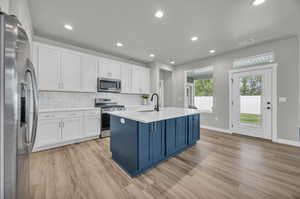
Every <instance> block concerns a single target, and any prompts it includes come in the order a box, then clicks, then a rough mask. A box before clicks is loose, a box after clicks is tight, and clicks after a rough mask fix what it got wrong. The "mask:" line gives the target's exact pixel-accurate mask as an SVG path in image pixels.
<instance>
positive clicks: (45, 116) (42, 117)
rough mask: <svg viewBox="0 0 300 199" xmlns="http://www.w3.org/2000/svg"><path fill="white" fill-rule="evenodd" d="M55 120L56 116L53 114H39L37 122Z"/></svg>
mask: <svg viewBox="0 0 300 199" xmlns="http://www.w3.org/2000/svg"><path fill="white" fill-rule="evenodd" d="M55 118H57V115H56V114H55V113H40V114H39V120H49V119H55Z"/></svg>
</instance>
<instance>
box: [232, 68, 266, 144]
mask: <svg viewBox="0 0 300 199" xmlns="http://www.w3.org/2000/svg"><path fill="white" fill-rule="evenodd" d="M231 88H232V93H231V96H232V103H231V110H232V114H233V115H232V118H233V119H232V129H233V131H234V133H238V134H243V135H248V136H254V137H259V138H265V139H271V130H272V70H270V69H264V70H255V71H249V72H237V73H233V75H232V87H231Z"/></svg>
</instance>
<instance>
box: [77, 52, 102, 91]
mask: <svg viewBox="0 0 300 199" xmlns="http://www.w3.org/2000/svg"><path fill="white" fill-rule="evenodd" d="M97 61H98V60H97V57H94V56H90V55H82V56H81V91H82V92H97V68H98V64H97Z"/></svg>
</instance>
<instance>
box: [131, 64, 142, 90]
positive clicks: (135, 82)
mask: <svg viewBox="0 0 300 199" xmlns="http://www.w3.org/2000/svg"><path fill="white" fill-rule="evenodd" d="M139 81H140V71H139V67H138V66H132V78H131V82H132V85H131V90H132V93H140V82H139Z"/></svg>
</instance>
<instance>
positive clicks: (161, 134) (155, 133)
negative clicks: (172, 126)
mask: <svg viewBox="0 0 300 199" xmlns="http://www.w3.org/2000/svg"><path fill="white" fill-rule="evenodd" d="M152 126H153V130H152V132H151V139H152V146H151V150H152V161H153V163H156V162H159V161H161V160H162V159H164V158H165V121H159V122H155V123H153V124H152Z"/></svg>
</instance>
